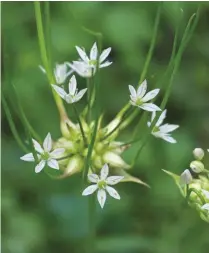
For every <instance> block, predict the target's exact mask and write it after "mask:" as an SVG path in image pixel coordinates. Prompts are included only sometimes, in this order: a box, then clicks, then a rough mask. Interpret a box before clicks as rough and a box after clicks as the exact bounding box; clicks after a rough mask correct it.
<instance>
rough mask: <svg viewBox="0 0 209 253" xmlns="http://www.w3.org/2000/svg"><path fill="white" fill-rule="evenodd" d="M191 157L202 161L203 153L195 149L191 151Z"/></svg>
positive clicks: (200, 149) (201, 150)
mask: <svg viewBox="0 0 209 253" xmlns="http://www.w3.org/2000/svg"><path fill="white" fill-rule="evenodd" d="M193 155H194V157H195V159H197V160H202V158H203V157H204V151H203V149H202V148H195V149H194V150H193Z"/></svg>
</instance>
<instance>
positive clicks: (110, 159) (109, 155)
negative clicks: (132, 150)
mask: <svg viewBox="0 0 209 253" xmlns="http://www.w3.org/2000/svg"><path fill="white" fill-rule="evenodd" d="M103 159H104V162H106V163H108V164H110V165H112V166H113V167H116V168H121V169H129V168H130V165H128V164H127V163H126V162H124V160H123V159H122V158H121V157H120V156H119V155H117V154H116V153H114V152H110V151H109V152H106V153H105V154H104V156H103Z"/></svg>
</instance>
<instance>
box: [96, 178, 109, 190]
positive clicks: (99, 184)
mask: <svg viewBox="0 0 209 253" xmlns="http://www.w3.org/2000/svg"><path fill="white" fill-rule="evenodd" d="M97 185H98V187H99V189H104V188H105V186H106V185H107V183H106V182H105V181H104V180H100V181H99V182H98V183H97Z"/></svg>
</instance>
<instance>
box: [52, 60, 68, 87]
mask: <svg viewBox="0 0 209 253" xmlns="http://www.w3.org/2000/svg"><path fill="white" fill-rule="evenodd" d="M66 73H67V65H66V63H63V64H56V67H55V69H54V75H55V78H56V82H57V83H58V84H62V83H64V82H65V79H66V77H67V74H66Z"/></svg>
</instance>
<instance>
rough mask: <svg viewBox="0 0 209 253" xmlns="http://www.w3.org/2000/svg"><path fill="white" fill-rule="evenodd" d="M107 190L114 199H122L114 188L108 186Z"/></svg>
mask: <svg viewBox="0 0 209 253" xmlns="http://www.w3.org/2000/svg"><path fill="white" fill-rule="evenodd" d="M105 189H106V190H107V192H108V193H109V194H110V196H111V197H113V198H114V199H120V195H119V194H118V192H117V191H116V190H115V189H114V188H113V187H110V186H108V185H107V186H106V187H105Z"/></svg>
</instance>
